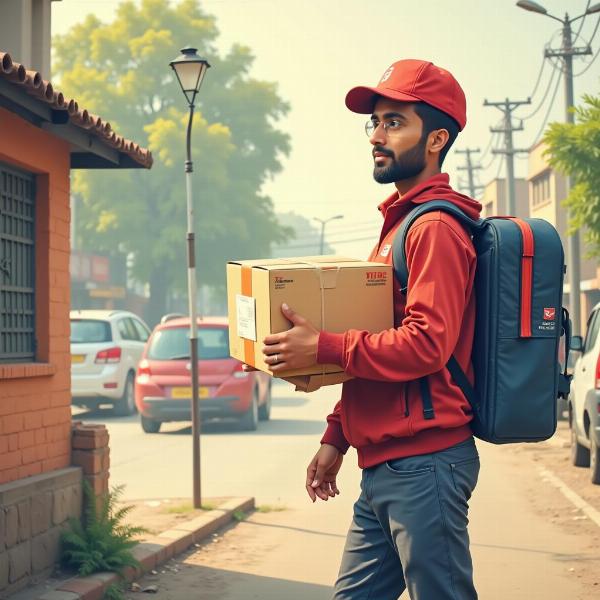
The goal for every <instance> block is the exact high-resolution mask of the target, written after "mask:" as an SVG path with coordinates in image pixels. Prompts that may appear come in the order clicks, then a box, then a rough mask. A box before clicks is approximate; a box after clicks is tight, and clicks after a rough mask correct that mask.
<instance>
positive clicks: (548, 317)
mask: <svg viewBox="0 0 600 600" xmlns="http://www.w3.org/2000/svg"><path fill="white" fill-rule="evenodd" d="M555 316H556V309H555V308H545V309H544V321H554V318H555Z"/></svg>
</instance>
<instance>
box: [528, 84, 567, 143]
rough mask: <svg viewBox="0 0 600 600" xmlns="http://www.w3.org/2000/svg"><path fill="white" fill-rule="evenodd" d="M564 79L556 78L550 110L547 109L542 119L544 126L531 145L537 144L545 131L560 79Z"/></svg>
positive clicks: (549, 105)
mask: <svg viewBox="0 0 600 600" xmlns="http://www.w3.org/2000/svg"><path fill="white" fill-rule="evenodd" d="M561 79H562V77H559V78H558V79H557V80H556V86H555V87H554V92H553V93H552V99H551V100H550V103H549V104H548V110H547V111H546V115H545V116H544V120H543V121H542V126H541V127H540V130H539V131H538V134H537V135H536V136H535V138H534V140H533V142H532V143H531V144H530V147H531V146H535V145H536V144H537V143H538V141H539V139H540V137H541V136H542V133H544V129H545V128H546V123H547V122H548V117H549V116H550V112H551V111H552V108H553V107H554V100H555V99H556V93H557V92H558V88H559V85H560V80H561Z"/></svg>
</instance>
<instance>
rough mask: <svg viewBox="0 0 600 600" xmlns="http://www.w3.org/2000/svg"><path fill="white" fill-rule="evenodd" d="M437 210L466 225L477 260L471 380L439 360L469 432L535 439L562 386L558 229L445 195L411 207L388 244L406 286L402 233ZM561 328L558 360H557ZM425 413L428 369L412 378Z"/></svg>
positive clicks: (564, 318)
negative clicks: (457, 392)
mask: <svg viewBox="0 0 600 600" xmlns="http://www.w3.org/2000/svg"><path fill="white" fill-rule="evenodd" d="M436 210H442V211H444V212H446V213H449V214H451V215H452V216H454V217H455V218H457V219H458V220H459V221H460V222H461V223H462V224H463V225H464V226H465V227H466V228H467V229H468V230H469V231H470V233H471V236H472V239H473V245H474V247H475V252H476V253H477V268H476V271H475V294H476V310H477V316H476V321H475V339H474V342H473V352H472V360H473V367H474V373H475V386H474V387H473V386H471V384H470V383H469V381H468V379H467V376H466V375H465V373H464V372H463V370H462V369H461V368H460V366H459V364H458V362H457V361H456V359H455V358H454V357H453V356H452V357H450V360H449V361H448V363H447V365H446V368H447V369H448V370H449V371H450V374H451V376H452V379H453V380H454V382H455V383H456V384H457V385H458V386H459V387H460V389H461V390H462V392H463V394H464V395H465V396H466V398H467V400H468V401H469V404H470V405H471V408H472V411H473V421H472V423H471V426H472V429H473V433H474V434H475V436H477V437H478V438H480V439H482V440H486V441H488V442H492V443H495V444H505V443H509V442H538V441H541V440H545V439H548V438H549V437H551V436H552V435H553V434H554V431H555V430H556V421H557V398H559V397H562V398H566V397H567V396H568V394H569V388H570V379H571V376H570V375H568V374H567V368H566V364H567V360H568V356H569V345H570V335H571V333H570V322H569V314H568V312H567V311H566V309H564V308H562V288H563V278H564V274H565V271H566V268H565V266H564V252H563V247H562V244H561V241H560V237H559V235H558V233H557V232H556V230H555V229H554V227H553V226H552V225H550V223H548V222H547V221H544V220H542V219H517V218H514V217H489V218H487V219H479V220H477V221H475V220H473V219H471V218H469V217H468V216H467V215H466V214H465V213H464V212H463V211H461V210H460V209H459V208H458V207H457V206H455V205H454V204H452V203H451V202H447V201H445V200H433V201H430V202H426V203H424V204H420V205H418V206H417V207H416V208H414V209H413V210H412V211H411V212H410V213H409V214H408V215H407V216H406V218H405V219H404V221H403V222H402V224H401V226H400V227H399V229H398V231H397V233H396V236H395V239H394V244H393V259H394V273H395V275H396V278H397V280H398V281H399V282H400V284H401V286H402V292H403V293H406V291H407V282H408V268H407V265H406V250H405V245H406V236H407V234H408V230H409V229H410V227H411V225H412V224H413V223H414V222H415V220H416V219H417V218H419V217H420V216H421V215H423V214H424V213H427V212H431V211H436ZM563 334H564V335H565V361H564V363H565V367H564V372H561V366H560V363H559V360H558V352H559V340H560V337H561V336H562V335H563ZM419 384H420V388H421V397H422V400H423V411H424V415H425V418H427V419H432V418H435V398H432V397H431V394H430V392H429V385H428V382H427V377H423V378H422V379H420V380H419Z"/></svg>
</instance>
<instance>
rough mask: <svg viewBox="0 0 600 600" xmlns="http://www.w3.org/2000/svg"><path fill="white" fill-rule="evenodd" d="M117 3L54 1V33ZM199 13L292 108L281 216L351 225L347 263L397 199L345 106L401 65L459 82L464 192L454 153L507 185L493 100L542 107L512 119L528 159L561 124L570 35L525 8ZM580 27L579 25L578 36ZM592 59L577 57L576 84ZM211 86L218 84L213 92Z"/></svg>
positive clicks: (411, 5)
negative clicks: (556, 50)
mask: <svg viewBox="0 0 600 600" xmlns="http://www.w3.org/2000/svg"><path fill="white" fill-rule="evenodd" d="M539 3H540V4H543V6H544V7H545V8H546V9H547V10H548V12H549V13H550V14H553V15H555V16H559V17H562V16H564V13H565V11H567V10H568V12H569V14H570V16H571V17H576V16H578V15H580V14H582V13H583V12H585V9H586V6H587V5H588V2H587V0H540V2H539ZM118 4H119V0H61V1H59V2H53V3H52V33H53V34H61V33H65V32H66V31H68V29H69V28H70V27H71V26H72V25H74V24H75V23H77V22H79V21H81V20H82V19H83V18H84V17H85V15H87V14H89V13H95V14H96V15H97V16H98V17H99V18H100V19H101V20H103V21H107V22H109V21H111V20H113V19H114V16H115V9H116V7H117V6H118ZM591 4H592V5H593V4H595V2H594V1H592V2H591ZM201 5H202V6H203V7H204V8H205V10H206V11H207V12H208V13H210V14H212V15H214V16H215V17H216V18H217V26H218V28H219V30H220V32H221V35H220V38H219V40H218V42H217V46H218V48H219V50H220V51H222V53H225V52H226V51H227V50H228V48H230V47H231V45H232V44H233V43H241V44H244V45H247V46H249V47H250V48H251V50H252V52H253V54H254V56H255V63H254V67H253V70H252V75H253V76H254V77H256V78H259V79H264V80H268V81H275V82H277V84H278V91H279V93H280V95H281V96H282V97H283V98H284V99H285V100H287V101H288V102H289V103H290V105H291V110H290V112H289V114H288V115H287V117H286V118H285V119H284V120H282V121H281V122H280V123H279V126H280V127H281V129H283V130H285V131H287V132H288V133H289V134H290V135H291V142H292V151H291V153H290V155H289V157H287V158H286V159H285V160H284V161H283V167H284V168H283V170H282V172H281V173H279V174H277V175H276V177H275V178H274V179H273V180H272V181H269V182H268V183H267V184H266V185H265V192H266V193H268V194H269V196H270V197H271V198H272V199H273V203H274V206H275V210H276V212H287V211H290V210H293V211H295V212H297V213H298V214H301V215H303V216H305V217H306V218H308V219H313V218H315V217H316V218H319V219H329V218H330V217H333V216H336V215H340V214H341V215H343V218H342V219H336V220H334V221H332V222H330V223H328V224H327V226H326V233H327V238H328V240H329V242H330V243H331V245H332V246H333V247H334V249H335V251H336V253H337V254H340V255H344V256H350V257H354V258H366V256H367V255H368V253H369V251H370V249H371V248H372V246H373V244H374V243H375V241H376V240H377V237H378V228H379V226H380V224H381V217H380V215H379V212H378V210H377V205H378V204H379V203H380V202H381V201H382V200H384V199H385V198H386V197H387V196H388V195H389V194H391V193H392V192H393V191H394V189H393V186H391V185H384V186H382V185H380V184H377V183H375V182H374V181H373V179H372V170H373V162H372V156H371V148H370V144H369V142H368V138H367V136H366V135H365V133H364V128H363V126H364V122H365V120H366V118H365V116H364V115H356V114H354V113H351V112H350V111H348V110H347V109H346V107H345V105H344V97H345V95H346V92H347V91H348V90H349V89H350V88H352V87H354V86H356V85H371V86H374V85H376V84H377V82H378V81H379V79H380V77H381V75H382V74H383V72H384V71H385V70H386V69H387V67H388V66H389V65H390V64H392V63H393V62H395V61H396V60H399V59H401V58H420V59H425V60H430V61H432V62H434V63H435V64H437V65H439V66H441V67H444V68H446V69H448V70H449V71H451V72H452V73H453V74H454V76H455V77H456V78H457V80H458V81H459V82H460V84H461V86H462V87H463V89H464V90H465V94H466V97H467V115H468V123H467V126H466V128H465V130H464V131H463V132H462V133H461V134H460V135H459V137H458V139H457V141H456V142H455V144H454V146H453V149H452V150H451V151H450V153H449V155H448V157H447V158H446V162H445V163H444V170H446V171H447V172H448V173H449V174H450V178H451V183H452V184H453V185H454V186H455V187H459V177H463V178H465V174H464V172H459V171H458V170H457V166H461V165H463V164H464V155H459V154H456V153H455V152H454V151H453V150H456V149H465V148H480V150H481V151H482V155H483V156H482V161H481V164H482V166H484V167H487V168H484V169H482V170H481V171H479V172H478V176H479V180H480V182H481V183H482V184H485V183H487V182H489V181H491V180H492V179H494V178H495V177H497V176H498V175H499V176H500V177H502V176H504V173H505V170H504V165H503V164H502V162H501V158H500V156H498V155H494V154H493V153H492V152H491V149H492V148H493V147H495V146H497V145H498V140H497V139H495V138H494V136H492V134H491V133H490V131H489V130H490V127H493V126H495V125H497V123H498V121H499V119H500V118H501V113H500V111H499V110H498V109H496V108H493V107H484V106H483V103H484V100H485V99H487V100H489V101H503V100H504V99H505V98H507V97H508V98H510V99H511V100H526V99H527V98H528V96H531V100H532V102H531V105H530V106H522V107H520V108H519V109H518V110H516V111H515V113H514V114H515V117H521V118H522V117H528V116H529V115H531V114H532V113H534V114H533V115H532V116H531V117H530V118H528V119H525V120H524V122H523V126H524V130H523V131H522V132H516V133H515V136H514V143H515V147H517V148H528V147H530V146H531V145H532V144H533V143H534V142H535V141H536V139H539V133H540V131H541V130H542V127H543V123H544V122H545V120H546V117H547V118H548V120H549V121H553V120H555V121H562V120H564V111H565V103H564V89H563V82H562V81H560V83H558V76H559V71H558V70H555V69H554V67H552V65H551V64H550V63H549V62H548V61H546V62H545V65H544V67H543V70H542V63H543V62H544V61H543V52H544V47H545V46H546V45H547V44H549V43H550V44H551V45H552V47H558V46H559V45H560V27H561V25H560V23H558V22H557V21H554V20H552V19H550V18H548V17H545V16H543V15H539V14H535V13H531V12H526V11H524V10H522V9H520V8H518V7H517V6H515V1H514V0H453V1H450V0H420V1H419V2H414V1H412V0H377V1H373V0H327V1H324V0H204V1H202V2H201ZM598 20H599V16H598V15H590V16H588V17H587V18H586V19H585V20H583V27H582V29H581V33H580V38H579V41H578V43H577V45H584V46H585V45H586V44H587V42H589V41H590V39H591V37H592V34H593V33H594V30H595V28H596V26H597V24H598ZM581 23H582V20H579V21H576V22H575V23H574V24H573V31H574V34H575V33H577V31H578V30H579V25H580V24H581ZM188 44H193V40H181V45H182V47H183V46H185V45H188ZM599 47H600V27H599V28H598V31H597V34H596V37H595V39H594V40H593V42H592V50H593V51H594V53H596V52H597V51H598V48H599ZM592 58H593V57H585V58H576V59H575V61H574V73H575V75H578V74H579V73H580V72H582V71H584V70H585V69H586V67H587V66H588V64H589V63H590V61H591V60H592ZM540 72H541V78H540V79H539V84H538V85H537V88H536V82H537V81H538V76H539V75H540ZM553 73H555V75H556V76H555V77H554V78H552V74H553ZM599 76H600V59H599V60H597V61H596V62H595V63H593V64H592V65H591V66H590V67H589V68H587V71H586V72H585V73H582V74H581V75H579V76H576V78H575V80H574V87H575V98H576V103H577V101H578V99H579V98H580V97H581V96H582V94H584V93H593V94H598V92H599V87H600V86H599V83H600V77H599ZM551 78H552V81H551ZM550 83H551V84H552V85H549V84H550ZM207 85H210V71H209V72H208V74H207V77H206V80H205V82H204V84H203V86H207ZM555 90H556V91H555ZM534 92H535V93H534ZM546 92H547V93H546ZM552 98H554V100H553V101H552ZM544 100H545V101H544ZM516 123H517V121H515V124H516ZM486 149H487V151H486ZM515 169H516V174H517V176H520V177H526V175H527V160H526V155H523V157H519V158H517V159H516V160H515ZM465 179H466V178H465ZM313 222H314V223H315V226H319V227H320V225H318V224H317V222H316V221H313ZM302 242H303V240H302V239H301V235H299V239H298V240H295V241H293V242H290V244H293V245H296V246H297V250H298V252H297V254H298V255H307V254H315V253H316V251H317V250H318V249H316V248H312V247H306V246H302Z"/></svg>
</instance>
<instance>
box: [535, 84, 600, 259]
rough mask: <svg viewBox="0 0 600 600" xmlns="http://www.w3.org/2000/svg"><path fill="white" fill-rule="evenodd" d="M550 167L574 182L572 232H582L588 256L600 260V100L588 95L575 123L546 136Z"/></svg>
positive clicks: (569, 199)
mask: <svg viewBox="0 0 600 600" xmlns="http://www.w3.org/2000/svg"><path fill="white" fill-rule="evenodd" d="M544 141H545V142H546V143H547V144H548V150H547V151H546V154H547V156H548V159H549V162H550V165H551V166H552V167H555V168H556V169H557V170H558V171H559V172H561V173H562V174H563V175H569V176H571V177H572V178H573V181H574V183H575V185H574V186H573V187H572V188H571V191H570V193H569V195H568V197H567V199H566V201H565V206H567V207H568V208H569V210H570V211H571V212H570V214H571V219H570V223H569V228H570V230H571V231H573V230H577V229H580V228H583V227H584V226H585V229H584V230H583V233H584V240H585V242H586V243H587V245H588V255H589V256H600V97H599V96H592V95H585V96H583V104H582V105H581V106H578V107H577V108H575V123H573V124H571V123H552V124H551V125H550V126H549V128H548V130H547V131H546V134H545V136H544Z"/></svg>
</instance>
